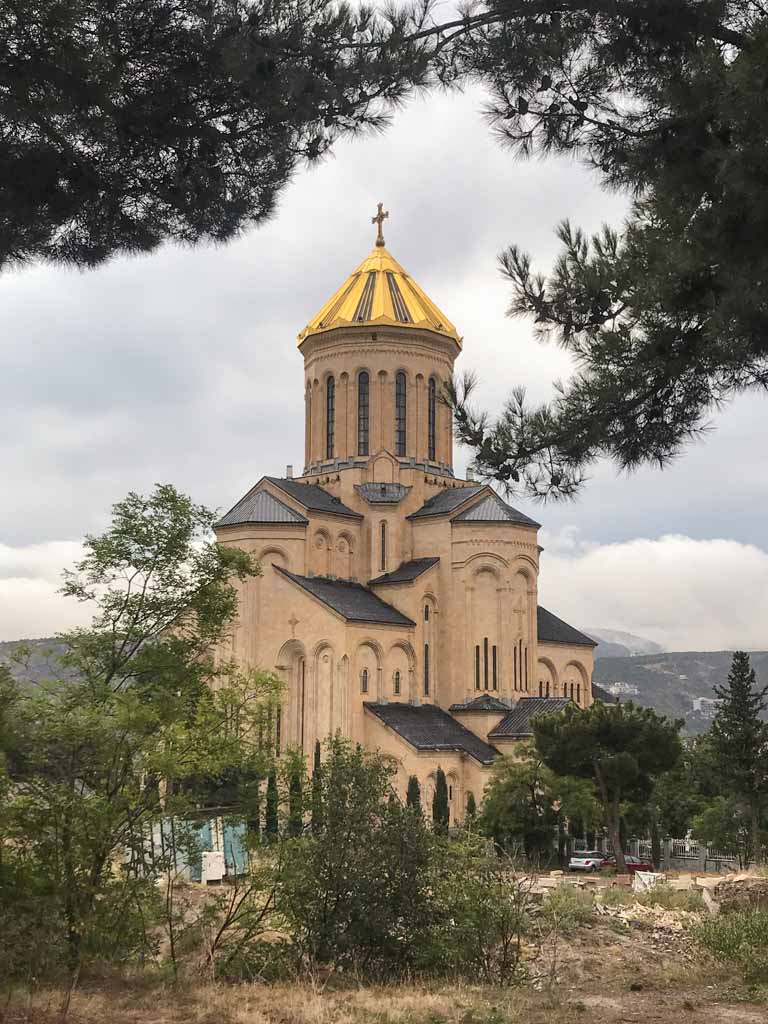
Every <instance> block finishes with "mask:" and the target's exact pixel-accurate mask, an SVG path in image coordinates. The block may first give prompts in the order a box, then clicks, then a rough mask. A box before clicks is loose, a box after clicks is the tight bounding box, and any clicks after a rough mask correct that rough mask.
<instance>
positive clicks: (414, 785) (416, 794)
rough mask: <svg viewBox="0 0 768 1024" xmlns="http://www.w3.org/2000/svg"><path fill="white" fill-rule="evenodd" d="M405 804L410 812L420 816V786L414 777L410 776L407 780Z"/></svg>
mask: <svg viewBox="0 0 768 1024" xmlns="http://www.w3.org/2000/svg"><path fill="white" fill-rule="evenodd" d="M405 803H406V806H407V807H410V809H411V810H412V811H417V812H418V813H419V814H421V786H420V785H419V780H418V779H417V778H416V776H415V775H411V777H410V778H409V779H408V792H407V793H406V797H405Z"/></svg>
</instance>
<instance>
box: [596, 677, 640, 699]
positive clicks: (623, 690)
mask: <svg viewBox="0 0 768 1024" xmlns="http://www.w3.org/2000/svg"><path fill="white" fill-rule="evenodd" d="M605 688H606V690H607V691H608V692H609V693H612V694H613V695H614V697H618V696H622V697H636V696H637V695H638V693H640V691H639V690H638V688H637V687H636V686H635V685H634V684H633V683H625V682H624V681H623V680H618V681H617V682H615V683H607V684H606V687H605Z"/></svg>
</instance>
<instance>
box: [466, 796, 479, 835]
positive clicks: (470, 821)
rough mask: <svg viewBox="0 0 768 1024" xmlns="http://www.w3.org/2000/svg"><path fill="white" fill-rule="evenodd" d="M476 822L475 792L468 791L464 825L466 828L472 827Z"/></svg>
mask: <svg viewBox="0 0 768 1024" xmlns="http://www.w3.org/2000/svg"><path fill="white" fill-rule="evenodd" d="M476 822H477V803H476V802H475V794H474V793H470V794H469V796H468V797H467V818H466V821H465V825H466V827H467V828H468V829H472V828H474V826H475V824H476Z"/></svg>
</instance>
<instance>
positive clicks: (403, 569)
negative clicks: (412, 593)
mask: <svg viewBox="0 0 768 1024" xmlns="http://www.w3.org/2000/svg"><path fill="white" fill-rule="evenodd" d="M439 561H440V559H439V558H413V559H411V561H410V562H402V563H401V564H400V565H399V566H398V567H397V569H393V570H392V572H385V573H384V575H383V576H377V577H376V579H375V580H368V586H369V587H373V586H379V585H380V584H382V583H412V582H413V581H414V580H415V579H418V578H419V576H421V575H422V573H425V572H426V571H427V569H431V568H432V566H433V565H437V563H438V562H439Z"/></svg>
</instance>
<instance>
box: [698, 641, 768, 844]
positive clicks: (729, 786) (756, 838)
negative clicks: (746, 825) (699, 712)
mask: <svg viewBox="0 0 768 1024" xmlns="http://www.w3.org/2000/svg"><path fill="white" fill-rule="evenodd" d="M714 689H715V693H716V694H717V696H718V697H719V698H720V705H719V707H718V709H717V714H716V715H715V718H714V721H713V722H712V728H711V730H710V737H711V745H712V753H713V755H714V759H715V764H716V767H717V770H718V774H719V776H720V780H721V786H722V788H723V791H724V792H725V794H727V795H728V796H729V797H730V798H731V799H732V800H735V801H736V802H737V803H738V804H739V805H740V806H741V807H742V808H743V809H744V812H745V813H746V814H747V816H748V818H749V822H750V829H751V849H752V854H753V856H754V857H755V858H756V859H757V860H758V861H761V860H762V847H763V843H762V835H761V818H762V817H763V815H764V813H765V808H766V804H767V802H768V797H766V784H767V783H768V725H766V722H765V721H764V718H763V715H764V713H765V711H766V708H768V686H758V685H757V681H756V679H755V670H754V669H753V668H752V667H751V666H750V663H749V655H747V654H745V653H744V652H743V651H736V652H735V654H734V655H733V662H732V664H731V671H730V673H729V674H728V682H727V684H726V685H725V686H715V688H714Z"/></svg>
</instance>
